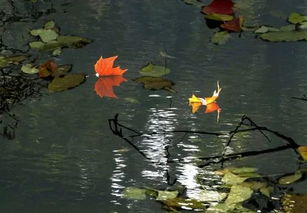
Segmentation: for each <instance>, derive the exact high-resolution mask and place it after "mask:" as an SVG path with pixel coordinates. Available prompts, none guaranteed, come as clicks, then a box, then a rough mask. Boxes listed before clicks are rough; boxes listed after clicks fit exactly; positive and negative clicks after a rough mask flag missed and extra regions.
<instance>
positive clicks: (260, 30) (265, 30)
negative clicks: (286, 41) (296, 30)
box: [255, 25, 279, 34]
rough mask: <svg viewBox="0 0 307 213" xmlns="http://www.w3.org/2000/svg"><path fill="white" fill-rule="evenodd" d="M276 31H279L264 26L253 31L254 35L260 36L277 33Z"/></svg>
mask: <svg viewBox="0 0 307 213" xmlns="http://www.w3.org/2000/svg"><path fill="white" fill-rule="evenodd" d="M277 31H279V29H278V28H276V27H269V26H264V25H263V26H261V27H259V28H258V29H257V30H256V31H255V33H257V34H261V33H267V32H277Z"/></svg>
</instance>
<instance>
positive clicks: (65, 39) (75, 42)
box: [57, 36, 92, 48]
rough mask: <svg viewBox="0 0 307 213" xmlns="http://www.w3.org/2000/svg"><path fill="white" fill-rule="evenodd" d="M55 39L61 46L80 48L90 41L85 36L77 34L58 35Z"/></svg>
mask: <svg viewBox="0 0 307 213" xmlns="http://www.w3.org/2000/svg"><path fill="white" fill-rule="evenodd" d="M57 41H58V42H59V43H60V44H61V46H62V47H71V48H81V47H84V46H85V45H87V44H89V43H91V42H92V41H91V40H90V39H87V38H82V37H79V36H59V37H58V39H57Z"/></svg>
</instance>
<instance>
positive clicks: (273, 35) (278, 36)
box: [260, 31, 307, 42]
mask: <svg viewBox="0 0 307 213" xmlns="http://www.w3.org/2000/svg"><path fill="white" fill-rule="evenodd" d="M260 38H261V39H263V40H266V41H272V42H280V41H301V40H307V31H279V32H268V33H264V34H262V35H260Z"/></svg>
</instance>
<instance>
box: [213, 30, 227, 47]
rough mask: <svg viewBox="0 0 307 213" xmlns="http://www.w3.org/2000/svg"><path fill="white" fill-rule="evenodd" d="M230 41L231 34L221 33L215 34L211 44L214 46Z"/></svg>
mask: <svg viewBox="0 0 307 213" xmlns="http://www.w3.org/2000/svg"><path fill="white" fill-rule="evenodd" d="M229 39H230V34H229V33H228V32H227V31H219V32H216V33H214V35H213V36H212V39H211V42H212V43H213V44H218V45H221V44H225V43H226V42H227V41H228V40H229Z"/></svg>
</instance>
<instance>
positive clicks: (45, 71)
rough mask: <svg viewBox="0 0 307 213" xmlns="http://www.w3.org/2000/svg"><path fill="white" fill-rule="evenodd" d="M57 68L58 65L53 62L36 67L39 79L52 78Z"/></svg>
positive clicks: (49, 61)
mask: <svg viewBox="0 0 307 213" xmlns="http://www.w3.org/2000/svg"><path fill="white" fill-rule="evenodd" d="M57 68H58V65H57V64H56V63H55V62H54V61H52V60H48V61H46V62H45V63H43V64H41V65H40V66H39V67H38V69H39V73H38V75H39V77H40V78H47V77H49V76H52V74H53V73H54V72H55V71H56V69H57ZM53 77H54V76H53Z"/></svg>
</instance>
